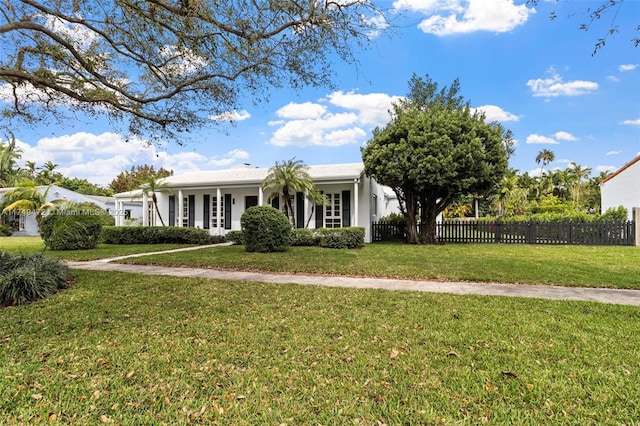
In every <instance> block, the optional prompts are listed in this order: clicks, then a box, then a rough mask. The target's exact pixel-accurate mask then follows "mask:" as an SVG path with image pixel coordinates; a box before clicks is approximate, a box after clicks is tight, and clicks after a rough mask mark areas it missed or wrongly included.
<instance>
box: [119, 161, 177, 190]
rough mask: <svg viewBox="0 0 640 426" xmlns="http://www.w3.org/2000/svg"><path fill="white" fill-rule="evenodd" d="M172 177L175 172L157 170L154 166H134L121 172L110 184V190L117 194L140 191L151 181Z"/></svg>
mask: <svg viewBox="0 0 640 426" xmlns="http://www.w3.org/2000/svg"><path fill="white" fill-rule="evenodd" d="M172 175H173V170H167V169H165V168H164V167H160V168H159V169H158V170H156V169H155V168H154V167H153V165H149V164H143V165H137V166H132V167H131V170H129V171H124V172H120V173H119V174H118V176H116V177H115V178H114V179H113V180H112V181H111V183H109V188H110V189H111V190H113V192H115V193H118V192H128V191H133V190H135V189H139V188H140V187H141V186H142V185H144V184H145V183H147V182H149V180H151V179H160V178H163V177H167V176H172Z"/></svg>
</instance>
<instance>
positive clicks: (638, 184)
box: [600, 155, 640, 220]
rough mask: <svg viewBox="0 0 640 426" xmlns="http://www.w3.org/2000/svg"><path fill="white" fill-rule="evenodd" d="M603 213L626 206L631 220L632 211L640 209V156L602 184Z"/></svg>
mask: <svg viewBox="0 0 640 426" xmlns="http://www.w3.org/2000/svg"><path fill="white" fill-rule="evenodd" d="M600 205H601V209H602V212H605V211H607V209H609V208H612V207H613V208H616V207H618V206H624V207H625V208H626V209H627V211H628V215H629V216H628V218H629V220H631V215H632V209H633V208H634V207H638V208H640V155H638V156H637V157H636V158H634V159H633V160H631V161H629V162H628V163H627V164H625V165H624V166H622V167H620V168H619V169H618V170H616V171H615V172H613V173H612V174H610V175H609V176H607V177H606V178H605V179H603V180H602V182H600Z"/></svg>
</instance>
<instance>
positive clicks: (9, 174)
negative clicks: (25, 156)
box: [0, 131, 22, 188]
mask: <svg viewBox="0 0 640 426" xmlns="http://www.w3.org/2000/svg"><path fill="white" fill-rule="evenodd" d="M7 133H8V138H7V139H8V140H7V142H6V143H0V188H6V187H8V186H13V185H14V184H15V183H16V180H17V177H18V173H19V171H20V168H19V167H18V164H17V163H16V160H18V159H20V157H21V154H22V151H21V150H20V148H18V147H17V146H16V139H15V137H14V136H13V133H11V132H10V131H8V132H7Z"/></svg>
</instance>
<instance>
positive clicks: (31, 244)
mask: <svg viewBox="0 0 640 426" xmlns="http://www.w3.org/2000/svg"><path fill="white" fill-rule="evenodd" d="M191 246H192V245H189V244H131V245H114V244H98V247H97V248H96V249H92V250H71V251H52V250H46V254H47V255H49V256H51V257H55V258H57V259H65V260H78V261H83V260H95V259H103V258H107V257H115V256H123V255H127V254H136V253H147V252H153V251H162V250H170V249H176V248H182V247H191ZM42 250H44V242H43V241H42V238H40V237H0V251H4V252H8V253H11V254H30V253H40V252H41V251H42Z"/></svg>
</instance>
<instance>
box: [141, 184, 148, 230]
mask: <svg viewBox="0 0 640 426" xmlns="http://www.w3.org/2000/svg"><path fill="white" fill-rule="evenodd" d="M142 226H149V194H147V192H146V191H145V192H143V193H142Z"/></svg>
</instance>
